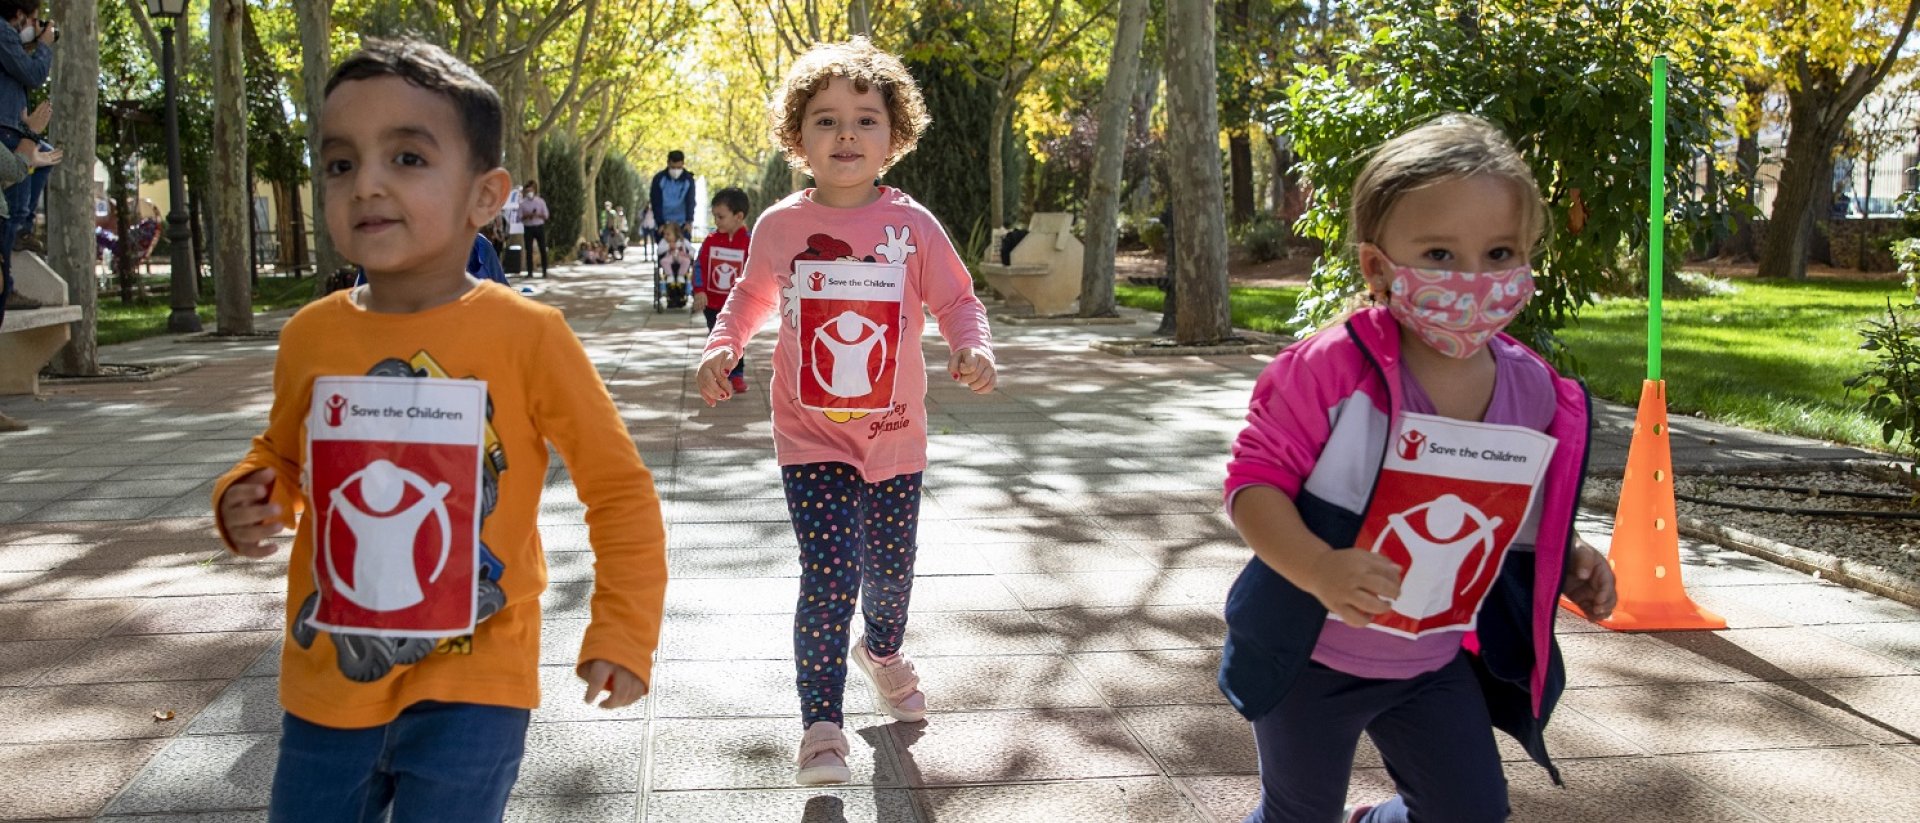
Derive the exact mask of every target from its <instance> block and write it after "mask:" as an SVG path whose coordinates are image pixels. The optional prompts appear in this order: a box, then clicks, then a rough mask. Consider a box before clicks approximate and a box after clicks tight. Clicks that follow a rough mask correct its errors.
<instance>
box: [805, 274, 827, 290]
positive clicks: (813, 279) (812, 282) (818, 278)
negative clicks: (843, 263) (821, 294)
mask: <svg viewBox="0 0 1920 823" xmlns="http://www.w3.org/2000/svg"><path fill="white" fill-rule="evenodd" d="M826 282H827V276H826V275H825V274H822V273H820V272H814V273H813V274H812V275H811V276H809V277H807V288H809V289H812V290H813V291H819V290H820V289H821V287H822V286H824V285H825V284H826Z"/></svg>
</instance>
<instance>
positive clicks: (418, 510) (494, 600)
mask: <svg viewBox="0 0 1920 823" xmlns="http://www.w3.org/2000/svg"><path fill="white" fill-rule="evenodd" d="M367 375H368V376H369V377H414V378H442V379H444V378H448V377H450V375H448V374H447V372H446V370H445V369H443V368H441V366H440V364H439V362H438V361H436V360H434V358H433V355H431V354H429V353H427V352H426V351H425V350H422V351H420V352H417V353H415V354H414V355H413V357H412V358H409V359H407V360H402V359H399V358H387V359H385V360H382V361H380V362H379V363H376V364H374V366H373V368H371V369H368V370H367ZM486 414H487V425H486V439H485V443H484V445H483V447H482V449H481V460H480V464H481V483H480V519H481V521H482V522H485V520H486V518H487V517H488V516H490V515H492V514H493V510H494V507H495V506H496V505H497V504H498V503H499V501H500V476H501V474H503V473H504V472H506V470H507V451H506V446H505V445H504V444H503V443H502V441H501V440H500V435H499V432H498V431H497V430H495V429H494V426H493V398H492V397H491V396H489V397H488V398H487V410H486ZM385 462H386V461H379V462H376V463H375V464H373V465H370V466H368V468H367V470H366V471H365V473H364V474H362V475H360V476H359V477H358V484H359V489H360V494H361V497H362V499H364V500H366V501H367V503H368V505H369V506H370V507H372V508H373V509H376V510H377V511H376V512H373V514H374V515H378V516H379V517H373V518H368V519H367V522H366V523H363V524H362V525H363V526H367V527H372V525H373V523H374V522H375V521H378V520H381V519H384V520H386V521H388V522H389V525H392V524H393V523H396V522H397V521H401V520H407V521H412V520H413V519H414V518H415V517H416V516H418V517H420V518H425V517H427V516H430V515H431V514H433V513H434V511H433V508H434V507H433V505H432V501H433V500H435V499H437V498H435V497H434V496H433V493H434V491H436V490H434V489H426V490H421V489H417V488H416V489H415V491H416V492H419V493H420V495H421V502H422V503H426V504H427V505H425V506H423V505H421V503H415V504H414V505H413V506H412V507H411V508H409V510H408V511H405V512H395V511H393V509H395V508H397V507H398V503H399V501H400V493H401V491H402V490H401V489H400V488H398V487H399V486H400V485H411V483H410V481H409V480H408V477H407V476H409V475H412V473H411V472H407V471H405V470H404V469H399V468H398V467H391V464H388V467H391V468H393V469H394V471H386V470H385V467H382V468H380V470H378V471H376V470H375V469H376V467H380V464H381V463H385ZM396 472H397V473H396ZM442 494H444V492H442ZM383 504H384V505H383ZM349 508H350V509H351V510H352V511H353V512H354V514H355V515H356V516H359V517H365V516H366V513H364V512H359V511H358V510H357V509H352V508H351V507H349ZM382 528H385V527H382ZM395 528H398V526H395ZM356 531H357V530H356ZM408 533H411V532H408ZM443 533H444V531H443ZM369 556H371V554H370V553H369ZM357 561H358V558H357V557H356V562H357ZM506 568H507V567H506V564H505V563H502V562H501V561H500V558H499V557H498V556H497V555H495V554H494V553H493V551H492V550H491V549H489V548H488V547H487V544H486V543H485V542H484V541H483V542H481V543H480V581H479V592H478V595H479V597H478V606H479V611H478V612H477V613H476V615H475V620H476V622H485V621H486V620H487V619H488V618H490V617H492V616H493V615H495V614H496V613H498V612H499V611H500V609H501V608H502V607H504V606H506V604H507V595H506V592H505V590H503V589H502V588H501V587H500V580H501V577H502V576H503V575H504V574H505V573H506ZM316 572H317V568H316ZM354 577H355V579H356V580H359V579H379V578H380V577H381V576H379V575H368V576H364V577H363V576H362V575H360V574H358V573H356V574H355V575H354ZM395 577H396V578H399V577H403V576H395ZM406 579H407V580H409V581H411V580H412V578H411V577H406ZM416 585H417V581H416ZM315 588H316V591H315V592H314V593H313V594H309V595H307V598H306V600H304V601H302V602H301V604H300V610H299V612H298V613H297V615H296V616H295V617H294V620H293V623H292V625H291V626H289V631H290V632H291V633H292V635H293V640H294V642H295V643H298V644H300V648H303V649H310V648H313V642H314V641H315V640H316V639H318V637H319V635H320V630H319V629H317V628H315V627H314V626H313V625H312V624H311V622H310V620H311V618H312V617H313V616H314V614H315V612H316V611H317V610H318V608H319V600H320V594H319V592H318V591H317V589H318V588H319V586H318V584H317V581H316V585H315ZM399 588H400V589H405V588H406V587H404V586H401V587H399ZM416 594H417V592H416ZM407 595H408V592H406V591H402V590H396V591H386V592H381V593H374V592H368V593H367V596H369V597H380V598H399V599H405V597H406V596H407ZM328 634H329V636H330V637H331V638H332V639H333V646H334V652H335V658H336V660H337V661H338V663H339V666H340V673H341V674H343V675H345V676H346V677H347V679H349V680H353V681H356V682H360V683H371V682H373V681H376V680H379V679H381V678H383V677H386V676H387V675H388V674H390V673H391V672H392V671H393V669H394V667H396V666H407V665H412V664H414V663H418V662H420V661H421V660H423V659H425V658H426V656H427V655H428V654H431V653H433V652H436V651H437V652H439V653H441V654H472V653H473V636H472V635H466V636H462V637H448V638H441V639H437V640H436V639H435V638H431V637H378V636H374V635H363V634H351V633H347V632H338V631H336V632H329V633H328Z"/></svg>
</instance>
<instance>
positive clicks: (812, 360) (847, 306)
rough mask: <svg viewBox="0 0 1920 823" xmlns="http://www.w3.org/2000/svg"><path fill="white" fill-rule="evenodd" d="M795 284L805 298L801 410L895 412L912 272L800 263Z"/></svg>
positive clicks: (871, 265) (897, 266)
mask: <svg viewBox="0 0 1920 823" xmlns="http://www.w3.org/2000/svg"><path fill="white" fill-rule="evenodd" d="M793 278H794V291H795V292H797V293H798V294H799V296H800V405H802V406H805V407H806V408H809V409H816V410H820V411H845V412H884V411H888V410H891V409H892V408H893V384H894V377H895V375H896V373H897V372H898V368H897V365H898V363H899V360H900V327H901V326H904V325H906V318H905V317H904V316H903V315H902V314H901V302H902V299H903V297H902V296H903V294H904V293H905V289H906V278H907V267H906V266H905V265H901V264H897V263H859V262H844V261H835V262H821V261H812V260H798V261H795V262H794V264H793ZM916 342H918V341H916Z"/></svg>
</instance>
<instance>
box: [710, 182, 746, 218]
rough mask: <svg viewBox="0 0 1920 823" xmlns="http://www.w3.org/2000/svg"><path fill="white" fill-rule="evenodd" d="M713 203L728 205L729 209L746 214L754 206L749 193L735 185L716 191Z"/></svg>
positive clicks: (735, 212)
mask: <svg viewBox="0 0 1920 823" xmlns="http://www.w3.org/2000/svg"><path fill="white" fill-rule="evenodd" d="M713 205H715V206H726V207H727V211H730V212H733V213H734V214H746V213H747V212H748V211H750V210H752V208H753V203H752V202H751V201H749V200H748V199H747V193H746V192H744V191H741V190H740V189H738V188H735V187H733V186H728V187H726V188H724V189H721V190H719V191H717V192H714V194H713Z"/></svg>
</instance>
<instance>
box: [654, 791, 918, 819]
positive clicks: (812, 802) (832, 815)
mask: <svg viewBox="0 0 1920 823" xmlns="http://www.w3.org/2000/svg"><path fill="white" fill-rule="evenodd" d="M918 819H919V818H917V817H915V812H914V808H913V800H912V798H910V797H909V796H908V794H907V791H906V790H905V789H872V788H831V787H823V788H808V789H755V790H743V791H656V792H654V793H653V794H652V795H651V796H649V797H648V798H647V816H646V823H680V821H691V820H779V821H789V820H791V821H797V822H798V823H908V821H914V820H918ZM942 819H944V818H942Z"/></svg>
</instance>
